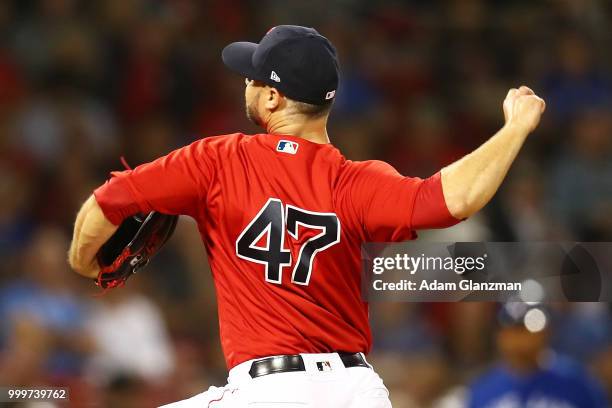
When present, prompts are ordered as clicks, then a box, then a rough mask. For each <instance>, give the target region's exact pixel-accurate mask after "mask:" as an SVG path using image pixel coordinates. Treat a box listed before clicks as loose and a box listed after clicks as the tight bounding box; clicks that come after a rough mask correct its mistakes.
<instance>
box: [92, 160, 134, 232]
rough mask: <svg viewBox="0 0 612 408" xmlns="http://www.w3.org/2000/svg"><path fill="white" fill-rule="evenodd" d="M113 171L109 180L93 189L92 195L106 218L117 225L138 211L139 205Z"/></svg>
mask: <svg viewBox="0 0 612 408" xmlns="http://www.w3.org/2000/svg"><path fill="white" fill-rule="evenodd" d="M113 173H114V172H113ZM113 173H111V175H112V177H111V179H110V180H108V181H107V182H106V183H104V184H103V185H101V186H100V187H98V188H97V189H95V190H94V192H93V195H94V198H95V199H96V202H97V203H98V205H99V206H100V209H101V210H102V213H103V214H104V216H105V217H106V219H107V220H109V221H110V222H111V223H112V224H113V225H119V224H121V223H122V222H123V220H125V219H126V218H127V217H129V216H131V215H134V214H136V213H138V212H140V207H139V205H138V203H136V201H135V200H134V199H133V198H132V196H131V194H130V192H129V190H128V188H127V186H125V185H123V183H122V181H123V180H121V179H120V178H119V177H116V175H115V174H113Z"/></svg>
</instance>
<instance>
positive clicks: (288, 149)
mask: <svg viewBox="0 0 612 408" xmlns="http://www.w3.org/2000/svg"><path fill="white" fill-rule="evenodd" d="M299 146H300V145H298V144H297V143H295V142H290V141H289V140H280V141H279V142H278V145H277V146H276V151H277V152H283V153H289V154H296V153H297V150H298V147H299Z"/></svg>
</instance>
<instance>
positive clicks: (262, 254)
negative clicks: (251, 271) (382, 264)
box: [236, 198, 340, 285]
mask: <svg viewBox="0 0 612 408" xmlns="http://www.w3.org/2000/svg"><path fill="white" fill-rule="evenodd" d="M284 207H285V208H283V203H282V202H281V200H279V199H278V198H270V199H269V200H268V201H267V202H266V204H265V205H264V206H263V207H262V208H261V209H260V210H259V212H258V213H257V215H256V216H255V217H254V218H253V220H251V222H250V223H249V225H247V226H246V228H245V229H244V230H243V231H242V232H241V233H240V236H239V237H238V239H237V240H236V255H238V257H240V258H242V259H245V260H247V261H251V262H255V263H259V264H263V265H265V268H266V269H265V270H266V281H268V282H271V283H278V284H280V283H281V282H282V276H283V274H282V269H283V267H284V266H291V265H292V262H291V252H290V251H289V250H286V249H284V242H285V230H286V231H287V232H288V233H289V235H291V237H293V238H294V239H298V238H299V237H298V227H299V225H303V226H304V227H307V228H312V229H318V230H321V232H320V233H319V234H317V235H315V236H313V237H311V238H309V239H308V240H306V242H304V244H303V245H302V246H301V248H300V251H299V255H298V260H297V262H296V263H295V266H294V267H293V273H292V275H291V282H293V283H297V284H298V285H308V283H309V282H310V275H311V273H312V263H313V260H314V257H315V255H316V254H317V253H318V252H320V251H323V250H325V249H327V248H329V247H331V246H332V245H335V244H337V243H338V242H340V221H339V220H338V217H337V216H336V214H334V213H321V212H314V211H308V210H304V209H301V208H298V207H295V206H292V205H289V204H287V205H285V206H284ZM264 235H266V244H265V246H264V247H262V246H256V244H257V242H258V241H259V240H261V238H262V237H263V236H264Z"/></svg>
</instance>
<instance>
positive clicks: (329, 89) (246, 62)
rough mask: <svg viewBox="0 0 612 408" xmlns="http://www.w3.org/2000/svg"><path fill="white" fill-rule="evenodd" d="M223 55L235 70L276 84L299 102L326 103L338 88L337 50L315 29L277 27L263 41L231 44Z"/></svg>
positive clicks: (248, 76) (229, 65)
mask: <svg viewBox="0 0 612 408" xmlns="http://www.w3.org/2000/svg"><path fill="white" fill-rule="evenodd" d="M221 57H222V59H223V63H224V64H225V65H226V66H227V67H228V68H229V69H231V70H232V71H234V72H236V73H238V74H241V75H243V76H244V77H246V78H250V79H254V80H257V81H260V82H263V83H265V84H267V85H269V86H272V87H274V88H276V89H278V90H279V91H281V92H282V93H284V94H285V95H286V96H287V97H289V98H291V99H293V100H296V101H300V102H306V103H310V104H313V105H323V104H325V103H328V102H329V101H330V100H332V99H333V98H334V97H335V95H336V90H337V89H338V78H339V65H338V56H337V54H336V49H335V48H334V46H333V45H332V44H331V42H330V41H329V40H328V39H327V38H325V37H323V36H322V35H321V34H319V33H318V32H317V31H316V30H315V29H314V28H307V27H300V26H293V25H281V26H277V27H274V28H272V29H271V30H270V31H268V32H267V33H266V35H265V36H264V37H263V38H262V39H261V41H260V42H259V44H256V43H251V42H235V43H231V44H230V45H228V46H227V47H225V48H224V49H223V53H222V55H221Z"/></svg>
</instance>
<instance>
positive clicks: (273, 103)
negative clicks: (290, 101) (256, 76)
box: [264, 87, 283, 111]
mask: <svg viewBox="0 0 612 408" xmlns="http://www.w3.org/2000/svg"><path fill="white" fill-rule="evenodd" d="M265 96H266V99H265V101H264V106H265V107H266V109H267V110H269V111H275V110H277V109H278V108H279V106H280V105H281V99H282V98H283V96H282V95H281V93H280V92H279V91H278V89H276V88H272V87H268V89H266V94H265Z"/></svg>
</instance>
